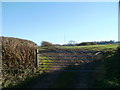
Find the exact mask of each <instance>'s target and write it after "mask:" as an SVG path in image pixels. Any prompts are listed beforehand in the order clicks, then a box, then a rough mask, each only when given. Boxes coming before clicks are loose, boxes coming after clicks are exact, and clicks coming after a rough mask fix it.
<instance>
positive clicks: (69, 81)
mask: <svg viewBox="0 0 120 90" xmlns="http://www.w3.org/2000/svg"><path fill="white" fill-rule="evenodd" d="M98 52H99V51H88V50H84V51H80V50H77V51H75V50H72V51H71V50H60V49H56V50H55V49H54V50H52V49H51V50H44V51H39V56H40V61H39V66H40V68H41V70H42V71H44V72H45V74H44V75H43V76H42V77H39V78H38V79H37V80H35V81H33V83H30V84H29V85H28V86H27V87H28V88H93V87H95V79H96V76H95V73H97V72H99V71H100V70H102V68H101V67H99V64H100V63H101V62H102V61H101V60H99V59H98V58H97V57H99V55H100V54H97V53H98ZM99 53H100V52H99ZM96 68H97V69H96Z"/></svg>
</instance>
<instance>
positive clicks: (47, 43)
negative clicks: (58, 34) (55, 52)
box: [41, 41, 53, 47]
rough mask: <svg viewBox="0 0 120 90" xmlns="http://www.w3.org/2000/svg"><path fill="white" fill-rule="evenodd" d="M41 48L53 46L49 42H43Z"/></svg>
mask: <svg viewBox="0 0 120 90" xmlns="http://www.w3.org/2000/svg"><path fill="white" fill-rule="evenodd" d="M41 46H42V47H45V46H53V44H52V43H50V42H47V41H42V43H41Z"/></svg>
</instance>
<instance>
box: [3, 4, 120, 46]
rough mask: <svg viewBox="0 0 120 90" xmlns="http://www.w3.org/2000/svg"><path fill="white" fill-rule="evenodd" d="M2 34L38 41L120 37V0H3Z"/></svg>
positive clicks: (78, 40) (60, 42) (57, 41)
mask: <svg viewBox="0 0 120 90" xmlns="http://www.w3.org/2000/svg"><path fill="white" fill-rule="evenodd" d="M2 36H7V37H17V38H22V39H27V40H32V41H34V42H35V43H37V44H38V45H40V43H41V41H49V42H52V43H55V44H63V43H68V41H70V40H74V41H76V42H77V43H79V42H83V41H101V40H102V41H105V40H118V3H117V2H16V3H15V2H3V3H2Z"/></svg>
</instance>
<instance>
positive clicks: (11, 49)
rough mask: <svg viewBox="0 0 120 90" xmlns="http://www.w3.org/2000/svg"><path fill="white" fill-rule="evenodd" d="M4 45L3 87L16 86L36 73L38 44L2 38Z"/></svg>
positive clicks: (0, 38)
mask: <svg viewBox="0 0 120 90" xmlns="http://www.w3.org/2000/svg"><path fill="white" fill-rule="evenodd" d="M0 40H1V43H2V44H0V45H2V75H3V76H2V85H3V87H7V86H10V85H16V84H17V83H19V82H20V81H21V80H25V79H26V78H27V77H28V76H30V75H32V74H34V73H35V72H36V70H37V69H36V49H37V44H35V43H34V42H32V41H28V40H23V39H18V38H11V37H0Z"/></svg>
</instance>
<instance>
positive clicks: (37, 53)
mask: <svg viewBox="0 0 120 90" xmlns="http://www.w3.org/2000/svg"><path fill="white" fill-rule="evenodd" d="M36 66H37V68H39V51H38V49H36Z"/></svg>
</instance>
